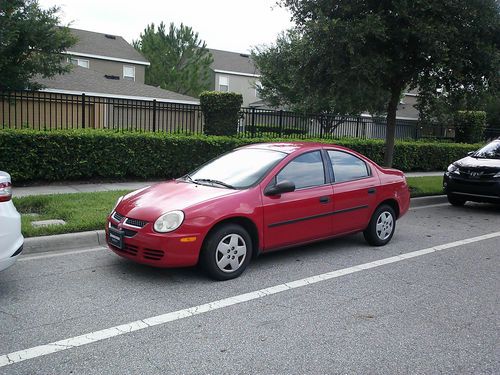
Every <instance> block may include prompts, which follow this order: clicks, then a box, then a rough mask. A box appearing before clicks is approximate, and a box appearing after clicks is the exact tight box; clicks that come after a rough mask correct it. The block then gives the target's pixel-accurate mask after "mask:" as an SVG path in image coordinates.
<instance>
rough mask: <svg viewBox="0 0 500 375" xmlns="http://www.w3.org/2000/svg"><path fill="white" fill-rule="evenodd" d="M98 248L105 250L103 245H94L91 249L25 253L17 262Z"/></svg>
mask: <svg viewBox="0 0 500 375" xmlns="http://www.w3.org/2000/svg"><path fill="white" fill-rule="evenodd" d="M99 250H106V248H105V247H102V246H101V247H94V248H91V249H82V250H62V251H47V252H44V253H38V254H27V255H22V256H21V257H19V259H18V260H17V261H18V262H24V261H27V260H35V259H45V258H55V257H61V256H63V255H73V254H81V253H90V252H92V251H99Z"/></svg>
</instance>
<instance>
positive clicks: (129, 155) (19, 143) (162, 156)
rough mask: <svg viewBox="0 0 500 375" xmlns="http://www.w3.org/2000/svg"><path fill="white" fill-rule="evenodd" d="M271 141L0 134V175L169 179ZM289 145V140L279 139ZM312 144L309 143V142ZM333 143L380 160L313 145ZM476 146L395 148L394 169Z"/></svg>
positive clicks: (419, 166) (438, 160) (431, 162)
mask: <svg viewBox="0 0 500 375" xmlns="http://www.w3.org/2000/svg"><path fill="white" fill-rule="evenodd" d="M270 141H274V142H276V141H279V139H276V138H274V139H271V138H251V139H250V138H236V137H220V136H204V135H197V136H185V135H172V134H163V133H139V132H126V133H120V132H115V131H110V130H90V129H88V130H73V131H64V130H59V131H56V130H53V131H36V130H0V150H1V152H0V170H3V171H7V172H9V173H10V174H11V175H12V178H13V180H14V183H16V184H19V183H22V182H29V181H65V180H66V181H68V180H87V179H125V178H127V179H133V178H136V179H156V178H158V179H168V178H173V177H179V176H182V175H183V174H185V173H188V172H189V171H191V170H193V169H195V168H196V167H198V166H199V165H201V164H203V163H205V162H206V161H208V160H210V159H212V158H214V157H215V156H217V155H220V154H222V153H224V152H227V151H229V150H231V149H233V148H235V147H239V146H243V145H245V144H249V143H259V142H270ZM282 141H285V142H290V139H282ZM310 141H312V140H310ZM315 141H318V142H325V143H335V144H338V145H341V146H345V147H348V148H351V149H353V150H355V151H358V152H360V153H362V154H363V155H366V156H367V157H369V158H370V159H372V160H373V161H375V162H377V163H381V162H382V160H383V151H384V142H383V141H381V140H361V139H341V140H324V139H323V140H315ZM478 147H479V145H467V144H451V143H436V142H431V143H425V142H397V143H396V146H395V154H394V167H395V168H399V169H402V170H404V171H415V170H419V171H426V170H443V171H444V170H445V168H446V167H447V166H448V164H449V163H451V162H452V161H454V160H457V159H459V158H462V157H464V156H465V155H466V154H467V152H468V151H470V150H474V149H477V148H478Z"/></svg>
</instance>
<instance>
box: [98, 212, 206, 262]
mask: <svg viewBox="0 0 500 375" xmlns="http://www.w3.org/2000/svg"><path fill="white" fill-rule="evenodd" d="M111 224H113V225H115V226H116V224H117V223H116V222H113V221H111ZM109 225H110V219H108V223H107V225H106V241H107V243H108V247H109V249H110V250H112V251H113V252H114V253H116V254H118V255H120V256H121V257H124V258H127V259H130V260H132V261H134V262H137V263H141V264H147V265H150V266H154V267H161V268H174V267H190V266H194V265H196V264H197V263H198V258H199V254H200V250H201V245H202V242H203V239H202V236H201V235H200V233H184V232H179V233H178V232H177V231H176V232H175V233H166V234H160V233H156V232H153V231H152V230H151V228H150V226H151V224H148V225H146V226H145V227H144V228H142V229H138V228H132V227H126V226H123V227H122V228H120V229H128V230H132V229H133V231H134V232H136V233H135V234H133V235H132V233H131V232H129V233H128V234H129V235H128V236H127V235H126V236H125V237H124V238H123V248H122V249H119V248H118V247H116V246H113V245H111V244H110V243H109ZM131 228H132V229H131ZM186 238H188V239H190V241H189V242H185V241H184V240H185V239H186ZM193 238H196V240H194V241H193V240H192V239H193Z"/></svg>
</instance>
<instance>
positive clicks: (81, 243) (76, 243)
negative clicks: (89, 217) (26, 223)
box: [23, 230, 106, 254]
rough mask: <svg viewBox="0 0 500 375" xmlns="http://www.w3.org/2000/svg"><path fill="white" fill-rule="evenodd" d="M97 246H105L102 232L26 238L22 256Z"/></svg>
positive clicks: (104, 237) (94, 231)
mask: <svg viewBox="0 0 500 375" xmlns="http://www.w3.org/2000/svg"><path fill="white" fill-rule="evenodd" d="M98 246H106V234H105V232H104V230H93V231H90V232H78V233H67V234H56V235H53V236H43V237H31V238H26V239H25V240H24V249H23V254H35V253H44V252H47V251H49V250H48V249H50V251H61V250H78V249H88V248H91V247H98Z"/></svg>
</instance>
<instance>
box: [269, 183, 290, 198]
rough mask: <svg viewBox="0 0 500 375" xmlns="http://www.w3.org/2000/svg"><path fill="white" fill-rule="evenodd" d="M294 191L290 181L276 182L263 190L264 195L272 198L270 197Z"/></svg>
mask: <svg viewBox="0 0 500 375" xmlns="http://www.w3.org/2000/svg"><path fill="white" fill-rule="evenodd" d="M294 190H295V184H294V183H293V182H292V181H288V180H284V181H281V182H278V183H277V184H276V185H272V186H268V187H267V188H266V189H265V190H264V195H266V196H272V195H280V194H283V193H290V192H292V191H294Z"/></svg>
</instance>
